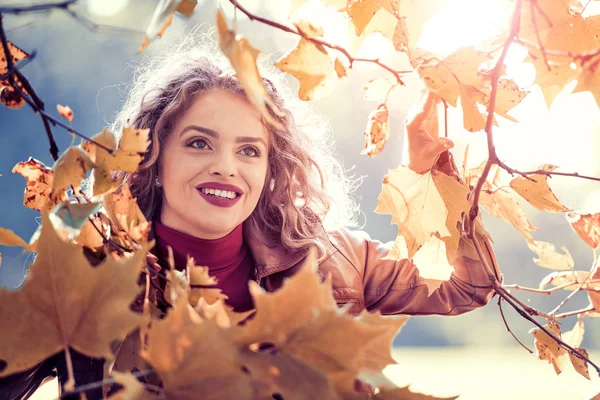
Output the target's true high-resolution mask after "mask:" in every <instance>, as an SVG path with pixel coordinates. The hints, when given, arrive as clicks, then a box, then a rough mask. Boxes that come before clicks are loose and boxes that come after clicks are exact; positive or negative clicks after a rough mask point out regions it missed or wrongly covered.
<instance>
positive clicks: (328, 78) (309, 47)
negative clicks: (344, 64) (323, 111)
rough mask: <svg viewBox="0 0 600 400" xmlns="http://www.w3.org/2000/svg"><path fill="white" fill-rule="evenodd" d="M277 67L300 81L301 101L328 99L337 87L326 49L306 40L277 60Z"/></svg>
mask: <svg viewBox="0 0 600 400" xmlns="http://www.w3.org/2000/svg"><path fill="white" fill-rule="evenodd" d="M313 29H316V28H313ZM321 32H322V31H321ZM275 66H276V67H277V68H279V69H280V70H282V71H283V72H287V73H288V74H290V75H293V76H294V77H296V78H297V79H298V81H299V82H300V89H299V92H298V98H300V99H301V100H317V99H321V98H323V97H326V96H328V95H330V94H331V93H332V92H333V90H334V89H335V87H336V85H337V80H338V76H337V73H336V71H335V69H334V65H333V61H332V60H331V59H330V58H329V55H328V53H327V51H326V50H325V48H324V47H323V46H321V45H317V44H315V43H313V42H312V41H310V40H308V39H305V38H300V40H299V41H298V43H297V44H296V47H295V48H294V49H292V50H291V51H290V52H288V53H287V54H285V55H284V56H282V57H281V58H280V59H279V60H277V61H276V62H275Z"/></svg>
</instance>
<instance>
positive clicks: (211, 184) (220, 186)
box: [196, 182, 244, 200]
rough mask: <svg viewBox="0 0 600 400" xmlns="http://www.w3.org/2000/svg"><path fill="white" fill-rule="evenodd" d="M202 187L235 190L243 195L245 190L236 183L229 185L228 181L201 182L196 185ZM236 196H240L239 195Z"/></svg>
mask: <svg viewBox="0 0 600 400" xmlns="http://www.w3.org/2000/svg"><path fill="white" fill-rule="evenodd" d="M202 188H209V189H219V190H231V191H232V192H235V193H237V194H238V195H241V194H243V193H244V191H243V190H242V189H240V188H239V187H237V186H235V185H228V184H226V183H219V182H204V183H201V184H199V185H198V186H196V189H202ZM236 198H239V196H238V197H236ZM234 200H235V199H234Z"/></svg>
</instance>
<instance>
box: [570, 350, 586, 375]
mask: <svg viewBox="0 0 600 400" xmlns="http://www.w3.org/2000/svg"><path fill="white" fill-rule="evenodd" d="M575 350H577V352H578V353H579V354H582V355H583V356H585V357H587V358H588V359H589V357H590V355H589V354H588V352H587V350H586V349H582V348H581V347H577V348H575ZM569 359H570V360H571V364H573V368H575V371H577V372H578V373H579V374H581V376H583V377H584V378H586V379H590V371H589V369H588V365H587V361H585V360H582V359H581V358H579V357H577V356H576V355H575V353H573V352H572V351H571V350H569Z"/></svg>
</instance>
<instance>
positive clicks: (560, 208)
mask: <svg viewBox="0 0 600 400" xmlns="http://www.w3.org/2000/svg"><path fill="white" fill-rule="evenodd" d="M556 168H558V167H557V166H555V165H550V164H542V165H540V166H538V167H537V168H535V169H536V170H538V169H540V170H544V171H554V170H555V169H556ZM528 178H531V179H533V180H531V179H528ZM528 178H525V177H522V176H519V177H516V178H514V179H513V180H512V181H510V187H511V188H513V189H514V190H515V192H517V193H518V194H520V195H521V197H523V198H524V199H525V200H527V201H528V202H529V204H531V205H532V206H534V207H535V208H537V209H538V210H542V211H547V212H565V211H571V209H570V208H568V207H565V206H564V205H562V204H561V203H560V201H559V200H558V199H557V198H556V196H555V195H554V193H553V192H552V189H550V186H548V176H547V175H543V174H533V175H529V176H528Z"/></svg>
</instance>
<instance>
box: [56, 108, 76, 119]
mask: <svg viewBox="0 0 600 400" xmlns="http://www.w3.org/2000/svg"><path fill="white" fill-rule="evenodd" d="M56 110H57V111H58V113H59V114H60V116H61V117H63V118H64V119H66V120H67V121H69V122H71V121H73V110H71V107H69V106H63V105H60V104H57V105H56Z"/></svg>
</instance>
